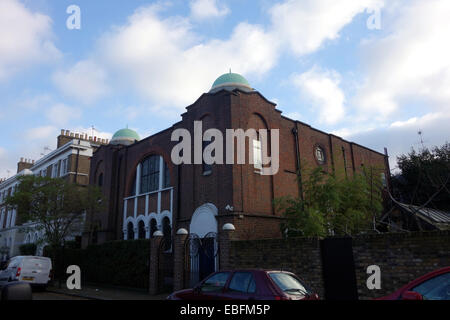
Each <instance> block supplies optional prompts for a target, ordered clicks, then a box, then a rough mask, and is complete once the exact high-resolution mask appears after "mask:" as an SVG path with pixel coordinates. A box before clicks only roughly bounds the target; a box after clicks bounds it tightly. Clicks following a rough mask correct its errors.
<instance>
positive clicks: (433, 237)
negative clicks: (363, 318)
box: [229, 231, 450, 299]
mask: <svg viewBox="0 0 450 320" xmlns="http://www.w3.org/2000/svg"><path fill="white" fill-rule="evenodd" d="M352 242H353V258H354V261H355V273H356V279H357V287H358V294H359V299H372V298H376V297H381V296H384V295H386V294H389V293H391V292H393V291H395V290H396V289H399V288H400V287H402V286H403V285H405V284H407V283H408V282H410V281H411V280H413V279H415V278H417V277H419V276H421V275H424V274H426V273H428V272H430V271H433V270H436V269H439V268H442V267H446V266H450V231H439V232H411V233H387V234H377V235H362V236H356V237H353V240H352ZM229 260H230V262H229V264H230V267H231V268H233V269H237V268H264V269H283V270H287V271H291V272H294V273H296V274H297V275H298V276H300V277H301V278H303V279H304V280H305V281H306V282H307V283H308V284H309V285H311V286H312V287H313V289H314V290H315V291H316V292H317V293H318V294H319V296H320V297H322V298H323V297H324V286H323V274H322V257H321V250H320V240H319V239H316V238H291V239H268V240H249V241H232V242H231V245H230V258H229ZM370 265H378V266H379V267H380V269H381V289H380V290H369V289H368V288H367V286H366V281H367V278H368V277H369V275H368V274H367V273H366V270H367V267H368V266H370Z"/></svg>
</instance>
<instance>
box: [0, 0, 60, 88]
mask: <svg viewBox="0 0 450 320" xmlns="http://www.w3.org/2000/svg"><path fill="white" fill-rule="evenodd" d="M51 24H52V21H51V19H50V17H48V16H46V15H43V14H41V13H37V12H31V11H30V10H29V9H28V8H26V7H25V6H24V5H23V4H22V3H20V2H19V1H17V0H2V1H0V80H6V79H8V78H9V77H10V76H11V75H14V74H15V73H16V72H18V71H20V70H21V69H23V68H25V67H27V66H29V65H31V64H33V63H38V62H51V61H54V60H55V59H58V58H59V57H60V55H61V53H60V52H59V51H58V49H56V47H55V45H54V43H53V42H52V30H51Z"/></svg>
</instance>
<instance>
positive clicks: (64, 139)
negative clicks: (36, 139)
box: [56, 129, 73, 148]
mask: <svg viewBox="0 0 450 320" xmlns="http://www.w3.org/2000/svg"><path fill="white" fill-rule="evenodd" d="M72 134H73V133H72ZM70 135H71V132H70V131H69V130H64V129H61V134H60V135H59V136H58V138H57V140H56V142H57V143H56V148H60V147H62V146H63V145H65V144H66V143H68V142H69V141H70V140H72V139H70Z"/></svg>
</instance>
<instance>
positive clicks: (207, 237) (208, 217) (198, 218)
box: [189, 203, 219, 285]
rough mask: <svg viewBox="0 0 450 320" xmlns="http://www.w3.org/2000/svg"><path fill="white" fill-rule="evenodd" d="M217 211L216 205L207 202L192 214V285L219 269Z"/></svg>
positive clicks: (190, 230) (190, 227)
mask: <svg viewBox="0 0 450 320" xmlns="http://www.w3.org/2000/svg"><path fill="white" fill-rule="evenodd" d="M217 213H218V210H217V207H216V206H215V205H213V204H212V203H206V204H204V205H202V206H200V207H198V208H197V209H196V210H195V211H194V214H193V215H192V218H191V223H190V226H189V233H190V236H189V237H190V240H189V241H190V245H189V247H190V250H189V251H190V263H191V277H190V279H191V285H194V284H195V283H197V282H198V281H200V280H202V279H203V278H204V277H206V276H207V275H209V274H210V273H211V272H214V271H217V270H219V255H218V242H217V232H218V223H217Z"/></svg>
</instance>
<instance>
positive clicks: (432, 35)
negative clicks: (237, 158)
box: [0, 0, 450, 177]
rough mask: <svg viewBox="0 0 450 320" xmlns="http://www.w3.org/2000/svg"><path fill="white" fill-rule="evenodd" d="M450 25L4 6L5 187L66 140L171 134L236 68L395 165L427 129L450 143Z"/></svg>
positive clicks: (0, 75)
mask: <svg viewBox="0 0 450 320" xmlns="http://www.w3.org/2000/svg"><path fill="white" fill-rule="evenodd" d="M72 4H75V5H77V6H78V7H79V8H80V10H81V29H79V30H78V29H69V28H67V23H66V22H67V20H68V18H69V17H70V16H71V11H69V13H67V9H68V7H69V6H70V5H72ZM449 17H450V1H448V0H420V1H417V0H389V1H387V0H386V1H382V0H358V1H355V0H339V1H336V0H298V1H294V0H285V1H277V2H275V1H269V0H259V1H255V0H191V1H182V0H173V1H156V2H155V1H147V0H127V1H119V0H96V1H92V0H70V1H66V0H0V123H1V126H0V128H1V129H0V130H1V135H0V177H7V176H8V175H12V174H14V173H15V171H16V163H17V160H18V159H19V157H26V158H30V159H38V158H39V157H41V154H42V153H45V152H48V151H45V150H44V149H45V148H46V147H47V149H48V148H50V149H54V148H55V147H56V136H57V135H58V134H59V132H60V129H70V130H72V131H79V132H86V133H91V132H92V129H90V128H91V126H94V127H95V129H96V131H95V133H96V135H97V136H102V137H105V138H110V137H111V135H112V134H113V133H114V132H115V131H116V130H118V129H121V128H123V127H125V126H127V125H128V126H129V127H130V128H133V129H135V130H137V131H138V133H139V134H140V135H141V136H142V137H145V136H148V135H150V134H152V133H155V132H158V131H159V130H162V129H165V128H167V127H169V126H170V125H171V124H173V123H174V122H176V121H178V120H179V119H180V114H181V113H182V112H184V108H185V107H186V106H187V105H189V104H191V103H193V102H194V101H195V100H196V99H197V98H198V97H199V96H200V95H201V94H202V93H203V92H207V91H208V90H209V89H210V87H211V85H212V83H213V82H214V80H215V79H216V78H217V77H218V76H220V75H221V74H223V73H225V72H228V71H229V69H230V68H231V69H232V71H233V72H237V73H240V74H242V75H244V76H245V77H246V78H247V79H248V81H249V82H250V84H251V85H252V86H253V87H254V88H255V89H257V90H258V91H260V92H261V93H262V94H263V95H264V96H265V97H266V98H268V99H269V100H272V101H274V102H276V103H277V104H278V109H280V110H282V111H283V114H284V115H286V116H288V117H291V118H295V119H298V120H301V121H303V122H306V123H309V124H311V125H312V126H314V127H316V128H318V129H321V130H324V131H327V132H333V133H335V134H337V135H339V136H342V137H344V138H346V139H349V140H351V141H354V142H357V143H360V144H363V145H366V146H368V147H370V148H372V149H375V150H377V151H380V152H382V151H383V147H387V148H388V151H389V153H390V155H391V166H394V165H395V155H398V154H400V153H404V152H408V151H409V150H410V148H411V147H415V148H418V147H419V146H420V144H419V141H420V138H419V136H418V134H417V132H418V131H419V130H422V132H423V140H424V144H425V145H426V146H429V147H432V146H434V145H441V144H443V143H445V142H446V141H448V140H450V139H449V137H450V58H449V57H450V41H449V39H450V24H449V23H448V19H449Z"/></svg>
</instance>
